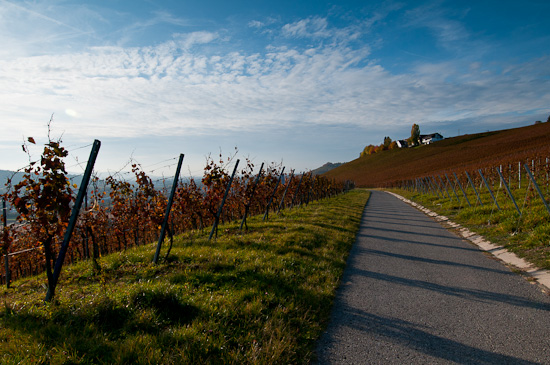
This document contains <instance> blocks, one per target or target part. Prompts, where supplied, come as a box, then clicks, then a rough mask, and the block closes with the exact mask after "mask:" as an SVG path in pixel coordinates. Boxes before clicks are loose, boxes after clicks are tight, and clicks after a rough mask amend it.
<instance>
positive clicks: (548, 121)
mask: <svg viewBox="0 0 550 365" xmlns="http://www.w3.org/2000/svg"><path fill="white" fill-rule="evenodd" d="M546 123H550V115H549V116H548V119H546Z"/></svg>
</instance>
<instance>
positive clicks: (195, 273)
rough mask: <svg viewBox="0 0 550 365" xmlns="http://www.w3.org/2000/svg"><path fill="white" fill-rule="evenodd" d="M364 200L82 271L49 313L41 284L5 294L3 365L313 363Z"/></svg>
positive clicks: (344, 198)
mask: <svg viewBox="0 0 550 365" xmlns="http://www.w3.org/2000/svg"><path fill="white" fill-rule="evenodd" d="M368 196H369V193H368V192H366V191H362V190H355V191H352V192H350V193H348V194H346V195H341V196H338V197H335V198H332V199H326V200H323V201H320V202H314V203H311V204H310V205H309V206H308V207H305V208H298V209H296V208H295V209H293V210H291V211H289V210H286V211H284V214H282V215H280V216H277V215H272V216H271V217H270V220H269V222H262V221H261V217H253V218H251V219H249V227H250V231H249V233H246V234H242V235H241V234H240V233H239V231H238V225H237V223H235V224H232V225H226V226H222V227H221V230H220V235H219V237H218V239H217V240H212V241H211V242H209V241H208V240H207V232H203V233H201V232H189V233H187V234H184V235H182V236H179V237H178V238H177V239H176V240H175V243H174V247H173V248H172V251H171V253H170V255H169V257H168V258H167V259H166V260H164V261H163V262H162V263H161V264H159V265H152V264H151V260H152V257H153V254H154V245H147V246H144V247H138V248H135V249H131V250H127V251H125V252H121V253H116V254H113V255H110V256H106V257H102V258H101V259H100V260H99V265H100V269H99V270H98V268H97V267H94V265H92V263H91V262H81V263H78V264H75V265H72V266H69V267H67V268H66V270H65V271H64V272H63V273H62V275H61V279H60V283H59V286H58V290H57V297H56V299H55V302H53V303H45V302H44V301H43V299H44V296H45V287H44V284H45V282H46V280H45V277H44V276H43V275H42V276H38V277H33V278H27V279H23V280H20V281H18V282H15V283H13V285H12V289H9V290H7V289H5V288H3V289H0V295H1V296H2V299H3V305H1V307H0V323H1V327H0V363H2V364H20V363H24V364H50V363H51V364H64V363H66V364H69V363H71V364H73V363H82V364H91V363H109V364H110V363H115V364H129V363H132V364H133V363H137V364H139V363H143V364H180V363H192V364H201V363H208V364H220V363H223V364H232V363H233V364H242V363H248V364H272V363H281V364H290V363H292V364H295V363H308V362H310V361H311V359H312V357H313V356H314V355H313V351H314V346H315V342H316V340H317V339H318V337H319V336H320V335H321V333H322V331H323V330H324V328H325V326H326V324H327V321H328V319H329V315H330V309H331V306H332V301H333V298H334V293H335V289H336V288H337V286H338V284H339V280H340V278H341V275H342V273H343V269H344V266H345V261H346V258H347V255H348V252H349V249H350V248H351V245H352V244H353V242H354V240H355V234H356V232H357V229H358V227H359V223H360V220H361V215H362V211H363V208H364V206H365V204H366V201H367V199H368Z"/></svg>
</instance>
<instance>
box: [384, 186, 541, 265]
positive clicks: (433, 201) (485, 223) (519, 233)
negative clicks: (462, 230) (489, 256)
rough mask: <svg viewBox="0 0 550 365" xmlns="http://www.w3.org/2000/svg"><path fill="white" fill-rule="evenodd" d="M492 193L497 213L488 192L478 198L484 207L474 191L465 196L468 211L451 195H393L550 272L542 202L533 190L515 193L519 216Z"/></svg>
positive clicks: (498, 194) (505, 200)
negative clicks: (495, 201) (399, 196)
mask: <svg viewBox="0 0 550 365" xmlns="http://www.w3.org/2000/svg"><path fill="white" fill-rule="evenodd" d="M503 189H504V188H502V190H503ZM495 190H496V192H495V193H494V195H495V198H496V199H497V202H498V205H499V207H500V208H501V209H500V210H499V209H498V208H497V206H496V204H494V202H493V199H492V197H491V196H490V195H489V193H488V192H487V191H482V193H481V194H480V197H481V201H482V203H483V205H481V204H479V203H478V202H477V198H476V195H475V194H474V192H473V191H472V192H467V194H468V196H469V201H470V203H471V205H472V206H471V207H470V206H468V204H467V203H466V201H465V199H464V197H463V196H460V195H459V197H460V198H461V201H460V202H458V201H457V199H456V197H455V196H454V194H453V192H452V191H451V192H450V195H451V197H452V199H449V198H448V197H446V198H443V197H437V196H433V195H428V194H419V193H417V192H410V191H406V190H400V189H399V190H397V189H396V190H392V191H394V192H395V193H397V194H399V195H402V196H404V197H406V198H408V199H410V200H413V201H415V202H417V203H419V204H422V205H423V206H425V207H426V208H428V209H431V210H433V211H435V212H437V213H439V214H441V215H444V216H447V217H449V218H450V219H451V220H453V221H455V222H457V223H459V224H461V225H462V226H464V227H467V228H468V229H470V230H471V231H473V232H476V233H479V234H481V235H482V236H484V237H485V238H487V239H488V240H490V241H491V242H493V243H495V244H498V245H501V246H504V247H505V248H506V249H508V250H509V251H511V252H514V253H516V254H517V255H518V256H520V257H523V258H525V259H526V260H527V261H529V262H531V263H533V264H535V265H536V266H537V267H539V268H542V269H547V270H550V215H549V214H548V212H547V210H546V208H545V207H544V205H543V203H542V200H540V198H539V196H538V195H536V193H535V192H534V191H533V190H532V189H530V190H527V189H525V188H524V189H517V190H515V191H514V192H513V194H514V196H515V199H516V203H517V205H518V208H519V209H520V212H521V214H520V213H518V211H517V209H516V207H515V206H514V204H513V202H512V200H511V199H509V198H508V196H507V195H506V193H505V192H504V191H501V190H498V189H495ZM457 193H458V194H462V193H461V192H460V191H458V192H457Z"/></svg>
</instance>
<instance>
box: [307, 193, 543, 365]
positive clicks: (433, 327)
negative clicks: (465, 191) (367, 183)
mask: <svg viewBox="0 0 550 365" xmlns="http://www.w3.org/2000/svg"><path fill="white" fill-rule="evenodd" d="M363 214H364V215H363V220H362V223H361V228H360V230H359V232H358V236H357V240H356V243H355V245H354V247H353V248H352V250H351V253H350V256H349V258H348V264H347V267H346V270H345V272H344V277H343V279H342V284H341V286H340V288H339V290H338V292H337V296H336V300H335V302H334V308H333V313H332V319H331V322H330V324H329V326H328V329H327V331H326V332H325V334H324V335H323V336H322V338H321V339H320V341H319V343H318V347H317V352H316V353H317V356H318V364H447V363H456V364H550V297H549V296H548V295H547V294H545V293H543V292H542V290H541V289H540V288H539V287H538V286H536V285H533V284H531V283H529V282H528V281H527V280H526V279H525V278H523V277H521V276H519V275H518V274H515V273H513V272H512V271H511V270H510V269H508V268H507V267H506V266H504V265H503V264H501V263H500V262H498V261H496V260H495V259H493V258H491V257H490V256H489V255H488V254H486V253H483V252H482V251H480V250H479V249H478V248H477V247H476V246H474V245H472V244H471V243H469V242H467V241H465V240H463V239H461V238H460V237H458V236H457V235H455V234H454V233H452V232H449V231H447V230H446V229H445V228H443V227H442V226H441V225H440V224H439V223H437V222H436V221H434V220H432V219H431V218H429V217H428V216H426V215H425V214H423V213H421V212H420V211H418V210H416V209H414V208H413V207H411V206H409V205H407V204H406V203H404V202H402V201H400V200H399V199H397V198H395V197H393V196H391V195H390V194H387V193H384V192H379V191H373V192H372V195H371V198H370V200H369V202H368V204H367V206H366V208H365V211H364V213H363Z"/></svg>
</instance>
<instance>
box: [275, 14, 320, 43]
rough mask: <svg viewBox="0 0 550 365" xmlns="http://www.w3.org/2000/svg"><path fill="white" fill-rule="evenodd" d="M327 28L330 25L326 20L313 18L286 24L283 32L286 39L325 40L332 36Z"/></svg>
mask: <svg viewBox="0 0 550 365" xmlns="http://www.w3.org/2000/svg"><path fill="white" fill-rule="evenodd" d="M327 26H328V23H327V19H326V18H320V17H312V18H307V19H302V20H299V21H297V22H294V23H290V24H285V25H284V26H283V28H282V32H283V35H284V36H286V37H296V38H310V37H311V38H325V37H329V36H330V35H331V34H330V32H329V31H328V30H327Z"/></svg>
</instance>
